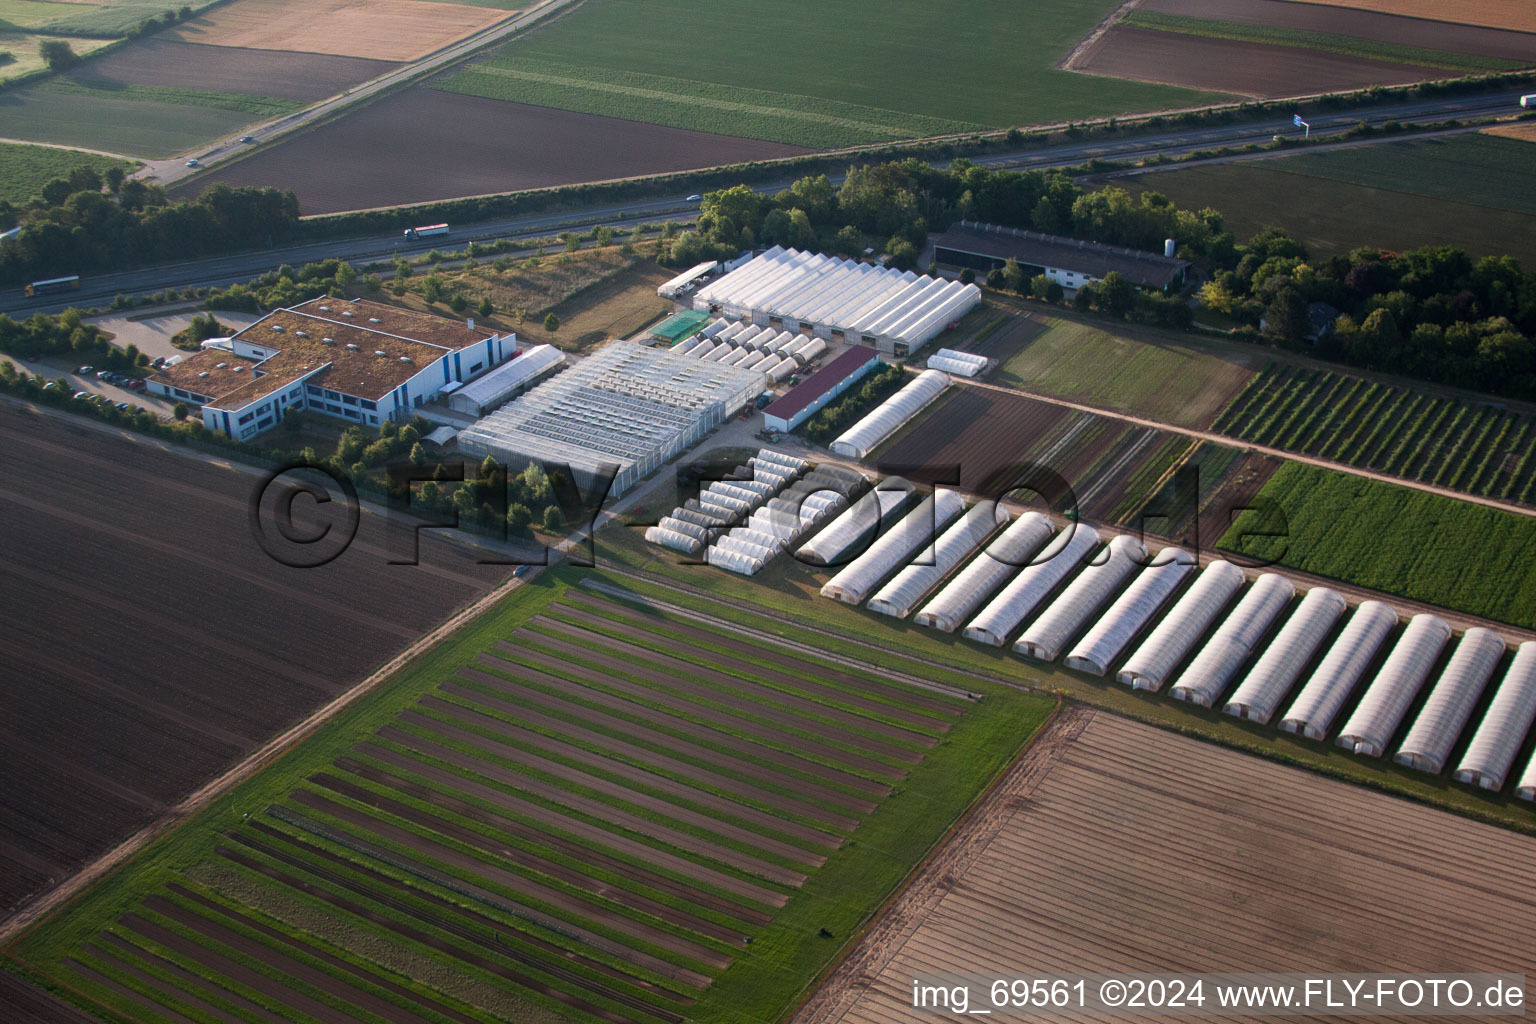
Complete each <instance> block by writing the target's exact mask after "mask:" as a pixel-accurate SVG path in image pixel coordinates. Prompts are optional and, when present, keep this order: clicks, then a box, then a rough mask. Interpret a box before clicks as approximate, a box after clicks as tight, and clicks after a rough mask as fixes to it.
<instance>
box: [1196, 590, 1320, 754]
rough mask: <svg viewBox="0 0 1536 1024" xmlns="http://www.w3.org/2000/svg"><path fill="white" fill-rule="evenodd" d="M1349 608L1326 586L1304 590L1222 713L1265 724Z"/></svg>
mask: <svg viewBox="0 0 1536 1024" xmlns="http://www.w3.org/2000/svg"><path fill="white" fill-rule="evenodd" d="M1348 607H1349V605H1348V604H1346V603H1345V601H1344V598H1343V597H1341V596H1339V594H1338V593H1337V592H1336V591H1332V590H1329V589H1328V588H1327V587H1313V588H1312V589H1311V590H1309V591H1307V596H1306V597H1303V598H1302V599H1301V603H1300V604H1299V605H1297V606H1296V610H1295V611H1294V612H1292V613H1291V617H1290V618H1289V619H1288V620H1287V621H1286V623H1285V625H1284V626H1282V627H1281V628H1280V632H1279V633H1277V634H1275V638H1274V640H1272V641H1270V644H1269V646H1268V647H1267V648H1265V650H1264V653H1263V654H1261V655H1260V656H1259V660H1258V661H1257V662H1255V663H1254V666H1253V668H1252V669H1250V670H1249V672H1248V675H1247V677H1246V678H1244V679H1243V681H1242V683H1241V684H1240V685H1239V686H1238V688H1237V691H1236V692H1235V693H1233V694H1232V698H1231V699H1230V700H1229V701H1227V705H1226V707H1224V708H1223V709H1222V710H1223V711H1225V712H1226V713H1227V714H1229V715H1232V716H1233V717H1235V718H1246V719H1248V720H1249V721H1250V722H1259V723H1261V724H1262V723H1265V722H1268V721H1269V719H1270V717H1271V716H1272V715H1273V714H1274V713H1275V708H1277V707H1279V705H1280V702H1281V701H1282V700H1284V699H1285V695H1286V694H1288V693H1290V692H1291V687H1292V686H1294V685H1296V680H1297V679H1299V678H1301V673H1302V670H1303V669H1305V668H1306V667H1307V663H1308V662H1310V661H1311V660H1312V655H1313V654H1315V653H1317V649H1318V648H1319V647H1321V646H1322V645H1323V641H1324V640H1326V639H1328V634H1329V633H1331V632H1333V627H1334V625H1335V624H1336V623H1337V622H1338V621H1339V619H1340V618H1342V617H1343V615H1344V611H1345V609H1346V608H1348Z"/></svg>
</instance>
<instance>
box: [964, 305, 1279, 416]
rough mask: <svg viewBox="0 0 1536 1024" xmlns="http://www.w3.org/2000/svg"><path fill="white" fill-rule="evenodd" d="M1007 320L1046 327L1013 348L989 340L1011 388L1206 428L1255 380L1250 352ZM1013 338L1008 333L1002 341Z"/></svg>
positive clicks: (1044, 320)
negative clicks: (1228, 352) (1245, 385)
mask: <svg viewBox="0 0 1536 1024" xmlns="http://www.w3.org/2000/svg"><path fill="white" fill-rule="evenodd" d="M1010 315H1011V316H1013V317H1020V318H1024V319H1026V321H1027V322H1029V323H1036V322H1038V323H1039V324H1040V325H1041V327H1043V328H1044V329H1043V330H1041V331H1038V332H1037V333H1036V332H1029V333H1031V334H1032V335H1033V336H1023V337H1020V338H1019V341H1017V342H1013V343H1012V344H1009V343H1007V342H1006V341H1005V340H1004V339H1003V337H1000V336H994V338H993V339H989V345H990V347H989V348H988V349H987V351H986V352H985V353H984V354H986V355H989V356H992V357H993V358H996V359H999V360H1002V366H1001V368H1000V369H999V370H998V371H997V372H996V373H995V374H994V375H993V377H992V381H993V382H994V383H997V384H1002V385H1005V386H1009V387H1018V388H1023V389H1024V390H1026V391H1033V392H1036V393H1040V394H1047V395H1053V396H1056V397H1058V398H1065V399H1069V400H1072V401H1080V402H1087V403H1090V404H1092V405H1095V406H1101V407H1104V408H1108V409H1113V410H1115V411H1117V412H1123V413H1129V414H1132V415H1136V416H1145V417H1148V418H1151V419H1156V420H1159V421H1161V422H1166V423H1175V424H1178V425H1180V426H1187V427H1206V426H1209V425H1210V423H1211V422H1212V421H1213V420H1214V419H1215V418H1216V416H1217V415H1218V414H1219V413H1220V412H1221V410H1222V409H1224V408H1225V407H1226V405H1227V403H1228V402H1230V401H1231V399H1232V396H1233V395H1235V394H1236V393H1237V392H1238V390H1239V389H1241V388H1242V387H1243V385H1244V384H1246V383H1247V381H1248V379H1249V378H1250V377H1251V376H1252V375H1253V370H1252V369H1251V368H1250V366H1249V364H1250V363H1251V362H1253V361H1254V357H1253V356H1252V355H1251V354H1249V353H1236V352H1235V353H1231V354H1227V353H1222V352H1217V351H1214V350H1211V349H1208V348H1204V347H1201V346H1199V345H1195V344H1191V343H1190V341H1189V338H1188V336H1187V335H1181V334H1177V333H1175V332H1172V331H1158V330H1154V329H1152V328H1145V327H1135V326H1130V325H1126V326H1123V327H1121V326H1118V325H1117V326H1116V327H1115V328H1114V329H1113V330H1105V329H1104V328H1102V327H1100V326H1098V325H1096V324H1090V323H1084V322H1080V321H1076V320H1065V319H1061V318H1058V317H1047V316H1038V315H1032V314H1020V313H1013V314H1010ZM1008 333H1009V331H1008V328H1006V327H1005V328H1004V329H1003V330H1002V331H1000V332H999V335H1006V334H1008ZM1013 334H1014V336H1015V337H1019V335H1018V333H1017V332H1013Z"/></svg>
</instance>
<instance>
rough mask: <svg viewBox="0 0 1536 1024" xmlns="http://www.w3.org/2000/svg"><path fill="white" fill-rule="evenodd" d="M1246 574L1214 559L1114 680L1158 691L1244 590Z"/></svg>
mask: <svg viewBox="0 0 1536 1024" xmlns="http://www.w3.org/2000/svg"><path fill="white" fill-rule="evenodd" d="M1246 581H1247V577H1246V576H1244V575H1243V570H1241V569H1239V568H1238V567H1237V566H1235V565H1233V564H1232V563H1231V562H1224V561H1220V560H1218V561H1215V562H1212V563H1211V564H1210V565H1207V566H1206V567H1205V568H1204V569H1202V570H1201V572H1200V575H1199V576H1197V577H1195V582H1194V583H1193V584H1191V585H1190V588H1189V589H1188V590H1186V591H1185V592H1184V594H1183V596H1182V597H1180V598H1179V599H1178V601H1177V602H1175V603H1174V606H1173V608H1172V610H1170V611H1169V612H1168V614H1167V615H1165V616H1163V620H1162V621H1161V622H1159V623H1158V624H1157V625H1156V626H1154V627H1153V628H1152V632H1150V633H1148V634H1147V638H1146V639H1145V640H1143V641H1142V642H1141V645H1140V646H1139V647H1137V648H1136V649H1135V650H1134V651H1132V652H1131V656H1130V657H1129V658H1126V659H1125V664H1123V665H1121V666H1120V671H1118V672H1116V673H1115V680H1116V681H1117V682H1121V683H1124V684H1125V685H1126V686H1129V687H1132V688H1134V689H1137V690H1150V691H1152V692H1154V693H1155V692H1157V691H1158V690H1161V689H1162V688H1163V684H1164V683H1166V682H1167V681H1168V676H1169V674H1170V673H1172V672H1173V670H1174V669H1175V668H1177V667H1178V665H1179V662H1181V661H1183V660H1184V655H1186V654H1188V653H1189V649H1190V648H1191V647H1193V646H1194V645H1195V641H1197V640H1199V639H1200V638H1201V637H1202V636H1204V635H1205V632H1206V630H1208V629H1210V628H1211V623H1213V622H1215V621H1216V616H1218V615H1220V614H1221V610H1222V609H1223V608H1225V607H1226V606H1227V602H1229V601H1231V600H1232V598H1233V596H1234V595H1236V593H1237V592H1238V591H1239V590H1241V589H1242V586H1243V584H1244V583H1245V582H1246Z"/></svg>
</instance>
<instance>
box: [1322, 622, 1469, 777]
mask: <svg viewBox="0 0 1536 1024" xmlns="http://www.w3.org/2000/svg"><path fill="white" fill-rule="evenodd" d="M1450 639H1451V627H1450V625H1449V624H1448V623H1446V621H1445V620H1444V619H1442V618H1440V617H1439V616H1436V615H1415V616H1414V617H1413V618H1411V619H1409V620H1408V627H1407V628H1406V629H1404V630H1403V635H1402V637H1401V638H1400V639H1399V640H1398V641H1397V644H1396V646H1394V647H1393V648H1392V653H1391V654H1389V655H1387V660H1386V661H1385V662H1384V663H1383V664H1382V666H1381V671H1379V672H1377V673H1376V678H1375V679H1373V680H1372V681H1371V685H1370V686H1369V687H1367V688H1366V691H1365V695H1364V696H1363V697H1361V698H1360V703H1359V704H1358V705H1357V706H1356V707H1355V711H1354V714H1352V715H1350V716H1349V718H1348V720H1347V721H1345V723H1344V727H1343V728H1342V729H1340V730H1339V738H1338V741H1337V742H1338V744H1339V746H1341V747H1343V748H1344V749H1345V750H1351V751H1354V752H1355V753H1356V754H1364V755H1365V756H1367V757H1380V756H1381V755H1383V754H1385V753H1386V752H1387V743H1388V742H1389V741H1390V740H1391V739H1392V736H1393V735H1394V734H1395V733H1396V732H1397V727H1398V726H1399V725H1401V724H1402V723H1403V716H1404V715H1406V714H1407V713H1408V708H1409V706H1410V705H1411V704H1412V703H1413V701H1414V698H1416V697H1417V696H1418V695H1419V691H1420V690H1421V689H1423V688H1424V682H1425V680H1427V679H1428V678H1429V673H1430V672H1431V671H1432V670H1433V669H1434V667H1435V662H1437V661H1439V660H1440V652H1441V651H1442V650H1444V649H1445V645H1446V643H1448V642H1449V641H1450Z"/></svg>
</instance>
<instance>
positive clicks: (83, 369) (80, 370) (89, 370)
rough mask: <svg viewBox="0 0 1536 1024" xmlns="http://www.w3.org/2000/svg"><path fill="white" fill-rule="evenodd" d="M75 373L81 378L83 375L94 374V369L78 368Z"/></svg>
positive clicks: (88, 367) (90, 367) (91, 367)
mask: <svg viewBox="0 0 1536 1024" xmlns="http://www.w3.org/2000/svg"><path fill="white" fill-rule="evenodd" d="M75 372H76V373H78V374H81V375H82V376H83V375H85V374H87V373H95V372H96V367H94V366H82V367H80V369H78V370H76V371H75Z"/></svg>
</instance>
